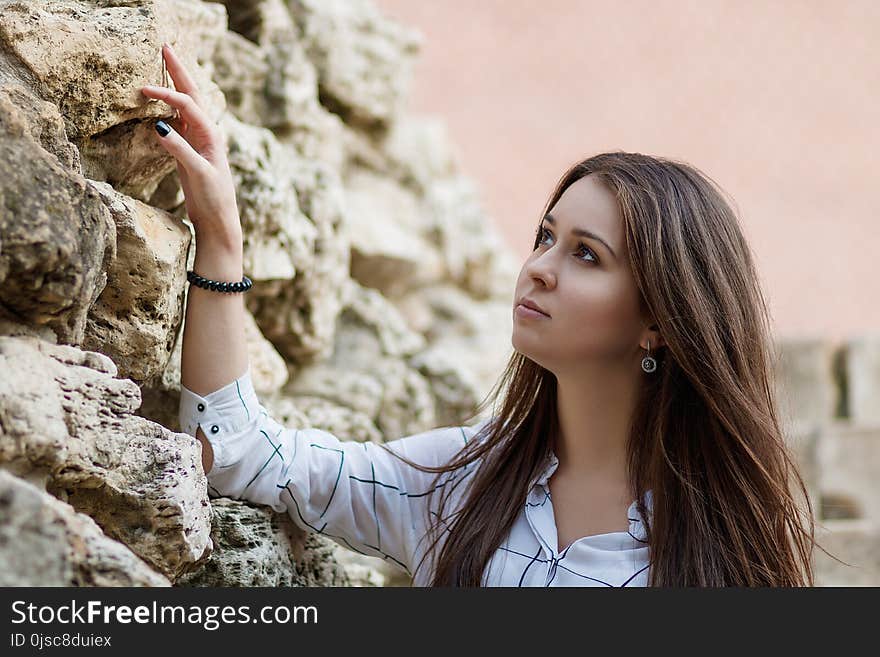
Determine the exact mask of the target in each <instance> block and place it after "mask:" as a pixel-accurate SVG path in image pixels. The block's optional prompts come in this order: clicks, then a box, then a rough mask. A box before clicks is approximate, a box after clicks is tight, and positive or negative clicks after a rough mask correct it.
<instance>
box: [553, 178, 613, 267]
mask: <svg viewBox="0 0 880 657" xmlns="http://www.w3.org/2000/svg"><path fill="white" fill-rule="evenodd" d="M550 214H552V215H553V218H554V219H556V225H557V227H558V229H559V231H564V232H565V233H568V232H569V231H570V230H571V229H573V228H586V229H588V230H592V231H593V232H595V233H598V234H599V235H601V236H602V237H603V238H604V239H605V240H607V241H608V243H609V244H611V246H612V247H613V248H614V250H615V251H616V252H617V253H621V252H622V247H623V216H622V215H621V213H620V207H619V206H618V204H617V199H616V198H615V196H614V193H613V192H612V191H611V190H610V189H609V188H608V187H606V185H605V184H604V183H602V182H600V181H599V180H598V178H596V176H592V175H590V176H584V177H583V178H580V179H579V180H576V181H575V182H573V183H572V184H571V185H569V186H568V188H567V189H566V190H565V191H564V192H563V193H562V196H560V197H559V200H558V201H556V205H554V206H553V207H552V208H550ZM560 234H561V233H560Z"/></svg>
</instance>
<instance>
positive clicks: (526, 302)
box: [519, 297, 550, 317]
mask: <svg viewBox="0 0 880 657" xmlns="http://www.w3.org/2000/svg"><path fill="white" fill-rule="evenodd" d="M519 304H520V305H522V306H525V307H526V308H531V309H532V310H537V311H538V312H539V313H542V314H544V315H547V317H550V315H549V314H548V313H547V311H545V310H544V309H543V308H541V306H539V305H538V304H537V303H535V302H534V301H532V300H531V299H529V298H528V297H523V298H521V299H520V300H519Z"/></svg>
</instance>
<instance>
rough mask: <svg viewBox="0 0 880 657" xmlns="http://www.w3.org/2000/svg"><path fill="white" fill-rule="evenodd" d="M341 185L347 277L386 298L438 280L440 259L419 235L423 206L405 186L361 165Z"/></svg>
mask: <svg viewBox="0 0 880 657" xmlns="http://www.w3.org/2000/svg"><path fill="white" fill-rule="evenodd" d="M345 190H346V199H347V203H348V206H349V207H350V209H351V211H350V213H349V215H348V216H349V221H348V222H347V223H346V230H347V231H349V239H350V241H351V276H352V278H354V279H355V280H357V281H358V282H359V283H361V284H362V285H364V286H367V287H371V288H375V289H377V290H379V291H380V292H382V293H383V294H384V295H386V296H392V297H393V296H400V295H402V294H404V293H406V292H407V291H409V290H412V289H417V288H419V287H423V286H425V285H429V284H431V283H435V282H438V281H441V280H443V278H444V275H445V270H444V266H443V262H442V260H441V259H440V257H439V256H438V253H437V250H436V249H435V248H432V245H431V244H430V243H429V242H428V240H427V239H426V237H425V233H426V229H427V228H428V223H427V219H426V216H425V209H424V207H423V206H422V202H421V200H420V199H419V198H418V197H417V196H416V195H415V194H414V193H413V192H412V191H411V190H408V189H406V188H404V187H403V186H401V185H399V184H398V183H396V182H395V181H393V180H389V179H388V178H386V177H384V176H380V175H378V174H376V173H374V172H371V171H368V170H366V169H356V170H352V171H350V172H349V173H348V175H347V177H346V181H345Z"/></svg>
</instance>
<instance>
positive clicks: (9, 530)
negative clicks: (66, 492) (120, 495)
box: [0, 469, 170, 586]
mask: <svg viewBox="0 0 880 657" xmlns="http://www.w3.org/2000/svg"><path fill="white" fill-rule="evenodd" d="M0 564H3V567H2V568H0V586H170V582H169V581H168V580H167V579H166V578H165V577H163V576H162V575H159V574H158V573H156V572H154V571H153V570H152V569H151V568H150V567H149V566H148V565H147V564H146V563H145V562H144V561H143V560H141V559H139V558H138V557H137V556H136V555H135V554H134V553H133V552H132V551H131V550H129V549H128V548H127V547H125V545H123V544H122V543H119V542H117V541H114V540H113V539H111V538H108V537H107V536H105V535H104V533H103V532H102V531H101V528H100V527H99V526H98V525H97V523H95V521H94V520H92V519H91V518H90V517H89V516H87V515H85V514H83V513H77V512H76V510H75V509H74V508H73V507H71V506H70V505H69V504H65V503H64V502H61V501H60V500H58V499H56V498H54V497H52V496H51V495H49V494H48V493H46V492H45V491H43V490H40V488H38V487H37V486H35V485H33V484H31V483H28V482H27V481H24V480H22V479H19V478H18V477H15V476H13V475H11V474H10V473H8V472H6V471H5V470H2V469H0Z"/></svg>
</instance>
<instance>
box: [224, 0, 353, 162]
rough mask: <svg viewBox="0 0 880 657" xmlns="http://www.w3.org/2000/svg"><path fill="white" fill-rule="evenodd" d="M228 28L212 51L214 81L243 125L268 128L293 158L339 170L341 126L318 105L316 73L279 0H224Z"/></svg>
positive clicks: (343, 154) (342, 147)
mask: <svg viewBox="0 0 880 657" xmlns="http://www.w3.org/2000/svg"><path fill="white" fill-rule="evenodd" d="M224 4H225V5H226V8H227V11H228V12H229V28H230V30H234V31H230V32H227V33H226V35H225V36H224V38H222V39H221V40H220V41H219V43H218V45H217V48H216V50H215V52H214V79H215V81H216V82H217V84H218V85H219V86H220V88H221V89H222V90H223V92H224V94H226V100H227V103H228V106H229V109H230V110H231V111H232V113H233V114H235V116H236V118H238V119H239V120H240V121H242V122H244V123H250V124H253V125H256V126H262V127H264V128H269V129H271V130H272V131H273V132H274V133H275V135H276V137H278V139H279V141H281V142H283V143H285V144H288V145H290V146H292V147H293V148H294V149H295V150H296V152H297V154H298V155H300V156H301V157H303V158H306V159H309V160H320V161H322V162H324V163H326V164H327V165H328V166H329V167H330V169H332V170H334V171H339V170H341V168H342V165H343V162H344V159H345V157H346V144H345V140H344V138H343V135H342V129H343V128H342V126H343V124H342V121H341V120H340V118H339V117H338V116H336V115H335V114H333V113H331V112H328V111H327V110H326V109H325V108H324V107H323V106H322V105H321V104H320V103H319V102H318V74H317V71H315V68H314V66H313V65H312V63H311V62H310V61H309V59H308V57H307V56H306V53H305V50H304V48H303V44H302V42H301V40H300V38H299V29H298V28H297V26H296V24H295V23H294V21H293V19H292V17H291V16H290V13H289V12H288V10H287V7H286V5H285V4H284V2H283V0H252V1H250V2H245V3H242V2H239V1H238V0H226V2H225V3H224Z"/></svg>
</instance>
